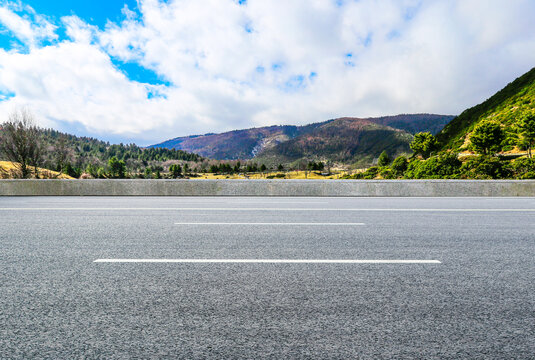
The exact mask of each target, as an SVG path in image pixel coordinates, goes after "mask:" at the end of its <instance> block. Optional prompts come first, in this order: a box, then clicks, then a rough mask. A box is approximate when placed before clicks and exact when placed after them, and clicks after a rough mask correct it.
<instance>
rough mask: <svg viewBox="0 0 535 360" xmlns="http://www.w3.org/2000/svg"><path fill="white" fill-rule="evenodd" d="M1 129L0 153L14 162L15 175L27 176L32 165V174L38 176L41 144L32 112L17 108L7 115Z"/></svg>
mask: <svg viewBox="0 0 535 360" xmlns="http://www.w3.org/2000/svg"><path fill="white" fill-rule="evenodd" d="M2 129H3V131H2V134H1V135H2V136H1V139H0V140H1V141H0V153H2V154H3V155H4V156H5V158H6V159H7V160H9V161H11V162H12V163H13V164H14V166H15V171H14V174H15V176H17V177H21V178H23V179H25V178H28V177H29V176H30V175H31V174H32V171H31V168H30V167H33V174H34V175H35V176H36V177H39V172H38V166H39V165H40V163H41V146H40V142H39V134H38V129H37V127H36V126H35V121H34V119H33V116H32V114H31V113H30V112H29V111H28V110H24V109H22V110H17V111H15V112H13V113H12V114H10V115H9V119H8V121H7V122H6V123H4V124H3V126H2Z"/></svg>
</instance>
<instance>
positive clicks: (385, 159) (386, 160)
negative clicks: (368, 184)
mask: <svg viewBox="0 0 535 360" xmlns="http://www.w3.org/2000/svg"><path fill="white" fill-rule="evenodd" d="M388 164H390V157H389V156H388V154H387V152H386V151H383V152H382V153H381V155H379V161H378V162H377V165H379V166H388Z"/></svg>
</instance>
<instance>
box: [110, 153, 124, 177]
mask: <svg viewBox="0 0 535 360" xmlns="http://www.w3.org/2000/svg"><path fill="white" fill-rule="evenodd" d="M108 170H109V174H110V177H111V178H115V179H124V178H125V177H126V164H125V163H124V161H123V160H117V158H116V157H115V156H112V157H111V158H110V160H108Z"/></svg>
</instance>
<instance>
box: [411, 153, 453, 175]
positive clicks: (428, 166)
mask: <svg viewBox="0 0 535 360" xmlns="http://www.w3.org/2000/svg"><path fill="white" fill-rule="evenodd" d="M461 165H462V163H461V162H460V161H459V159H457V154H454V153H446V154H443V155H440V156H433V157H431V158H429V159H427V160H414V161H411V162H410V163H409V166H408V168H407V171H406V172H405V177H407V178H409V179H448V178H449V179H451V178H458V177H459V175H460V168H461Z"/></svg>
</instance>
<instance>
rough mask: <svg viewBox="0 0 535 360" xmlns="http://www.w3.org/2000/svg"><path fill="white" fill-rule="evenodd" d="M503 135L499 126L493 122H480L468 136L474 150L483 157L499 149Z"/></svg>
mask: <svg viewBox="0 0 535 360" xmlns="http://www.w3.org/2000/svg"><path fill="white" fill-rule="evenodd" d="M504 138H505V134H504V132H503V130H502V127H501V126H500V124H498V123H496V122H493V121H482V122H481V123H479V124H478V125H477V126H476V127H475V128H474V131H473V132H472V135H471V136H470V141H471V142H472V146H473V147H474V149H475V150H476V151H477V152H478V153H480V154H483V155H490V154H491V153H494V152H497V151H499V150H500V149H501V144H502V141H503V139H504Z"/></svg>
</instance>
